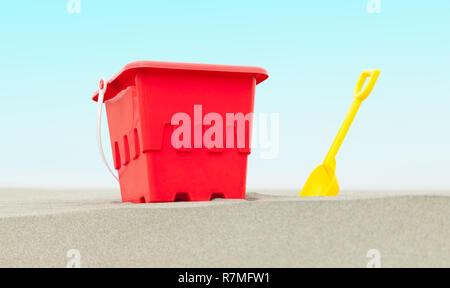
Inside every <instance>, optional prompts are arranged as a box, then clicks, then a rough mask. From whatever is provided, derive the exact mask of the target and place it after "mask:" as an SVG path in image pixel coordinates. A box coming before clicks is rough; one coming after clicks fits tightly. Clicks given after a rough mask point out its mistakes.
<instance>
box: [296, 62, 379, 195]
mask: <svg viewBox="0 0 450 288" xmlns="http://www.w3.org/2000/svg"><path fill="white" fill-rule="evenodd" d="M378 75H380V70H376V69H373V70H368V69H365V70H363V72H362V73H361V76H360V77H359V80H358V83H356V86H355V91H354V96H355V100H354V101H353V104H352V107H351V108H350V111H349V112H348V114H347V117H346V118H345V120H344V123H343V124H342V126H341V129H339V132H338V135H337V136H336V138H335V139H334V142H333V144H332V145H331V148H330V151H328V154H327V156H326V157H325V160H324V161H323V164H322V165H319V166H318V167H317V168H316V169H314V171H313V172H312V173H311V175H309V177H308V180H307V181H306V183H305V186H303V189H302V191H301V192H300V197H314V196H337V195H338V193H339V184H338V181H337V179H336V159H335V158H336V154H337V152H338V151H339V148H340V147H341V144H342V142H343V141H344V138H345V135H347V132H348V129H349V128H350V125H351V124H352V122H353V119H354V118H355V115H356V112H358V109H359V106H360V105H361V103H362V102H363V101H364V100H365V99H366V98H367V97H368V96H369V94H370V92H372V89H373V87H374V86H375V82H376V81H377V79H378ZM367 78H369V81H368V83H367V85H366V87H365V88H364V90H363V91H362V92H361V90H362V88H363V86H364V83H365V82H366V79H367Z"/></svg>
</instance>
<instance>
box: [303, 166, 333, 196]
mask: <svg viewBox="0 0 450 288" xmlns="http://www.w3.org/2000/svg"><path fill="white" fill-rule="evenodd" d="M338 193H339V184H338V182H337V179H336V175H335V174H334V173H330V172H329V171H328V170H327V169H326V168H325V166H323V165H320V166H318V167H317V168H316V169H314V171H313V172H312V173H311V175H309V177H308V180H307V181H306V183H305V186H303V189H302V191H301V192H300V195H299V196H300V197H315V196H337V195H338Z"/></svg>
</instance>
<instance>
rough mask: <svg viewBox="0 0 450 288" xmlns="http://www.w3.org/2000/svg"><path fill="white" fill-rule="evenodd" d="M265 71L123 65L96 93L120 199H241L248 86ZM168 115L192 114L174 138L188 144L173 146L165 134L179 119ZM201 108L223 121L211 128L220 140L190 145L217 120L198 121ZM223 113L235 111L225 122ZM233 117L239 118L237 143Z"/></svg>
mask: <svg viewBox="0 0 450 288" xmlns="http://www.w3.org/2000/svg"><path fill="white" fill-rule="evenodd" d="M267 77H268V75H267V72H266V71H265V70H264V69H262V68H258V67H242V66H225V65H207V64H184V63H166V62H153V61H140V62H134V63H130V64H128V65H127V66H125V67H124V68H123V69H122V70H121V71H120V72H119V73H118V74H116V75H115V76H114V77H113V78H112V79H110V80H109V81H108V84H107V90H106V93H105V95H104V101H105V105H106V113H107V119H108V125H109V133H110V138H111V147H112V151H113V156H114V166H115V169H116V170H118V174H119V179H120V190H121V194H122V201H123V202H134V203H144V202H147V203H148V202H172V201H209V200H211V199H212V198H228V199H244V198H245V186H246V174H247V157H248V155H249V154H250V138H251V127H252V123H251V122H252V121H251V120H252V119H251V118H252V115H251V114H252V113H253V102H254V94H255V86H256V85H257V84H258V83H260V82H262V81H264V80H265V79H267ZM97 99H98V91H97V92H96V93H95V95H94V100H95V101H97ZM176 113H184V114H183V115H185V116H187V115H188V116H189V117H190V119H193V120H192V123H190V124H191V127H192V130H191V132H192V133H191V137H190V138H191V139H189V138H184V137H187V136H186V135H183V136H182V137H183V139H182V140H183V142H184V143H186V141H188V142H190V145H185V146H182V147H175V146H176V145H175V146H174V145H173V141H172V134H173V133H174V131H175V130H176V129H178V128H179V127H180V125H183V124H186V123H184V122H185V121H181V122H179V123H176V124H173V116H174V115H175V114H176ZM209 113H215V114H214V115H216V116H219V115H220V116H221V117H222V119H224V121H223V123H222V124H223V125H222V127H220V125H219V128H218V129H223V130H222V132H223V134H222V135H223V139H219V140H217V138H216V139H215V141H216V142H215V143H216V144H217V141H220V142H223V145H215V146H214V147H205V145H204V143H200V146H199V143H197V142H198V141H197V140H198V139H203V136H205V135H204V134H205V132H206V131H207V130H208V129H209V128H210V127H211V126H212V125H215V124H217V123H215V121H209V122H208V121H206V122H208V123H207V124H205V121H204V120H205V119H206V117H205V119H198V118H199V117H200V118H203V116H204V115H207V114H209ZM239 114H240V115H242V114H243V115H244V116H246V115H250V117H245V118H244V119H243V120H242V117H238V115H239ZM230 115H235V116H236V117H235V118H230V119H231V120H232V121H226V120H228V119H227V116H230ZM239 121H244V122H246V123H245V125H244V127H245V128H246V129H244V130H245V134H244V137H245V139H243V140H242V141H240V137H239V135H240V132H239V128H237V126H238V125H239V123H238V122H239ZM177 124H179V125H177ZM216 128H217V127H216ZM216 131H217V130H216ZM238 134H239V135H238ZM199 137H201V138H199ZM214 137H217V135H215V136H214ZM222 140H223V141H222ZM196 141H197V142H196ZM237 142H242V144H240V143H237ZM229 144H232V145H229ZM206 146H208V145H206Z"/></svg>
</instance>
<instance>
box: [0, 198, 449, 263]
mask: <svg viewBox="0 0 450 288" xmlns="http://www.w3.org/2000/svg"><path fill="white" fill-rule="evenodd" d="M297 193H298V191H260V192H258V193H255V192H249V193H248V194H247V199H246V200H225V199H216V200H214V201H211V202H195V203H194V202H176V203H156V204H131V203H121V201H120V192H119V191H113V190H93V191H88V190H84V191H75V190H26V189H0V234H1V236H0V267H66V266H67V264H68V263H72V262H71V260H73V255H74V254H73V251H74V249H75V251H79V256H80V258H79V263H80V265H81V267H361V268H364V267H367V265H368V263H369V266H370V265H372V264H373V263H375V262H376V263H378V264H380V265H381V267H450V192H445V191H443V192H436V191H434V192H433V191H416V192H407V191H405V192H388V191H386V192H376V191H372V192H369V191H365V192H364V191H344V192H341V194H340V196H338V197H335V198H298V197H297ZM275 194H280V195H282V196H280V195H275ZM374 251H375V252H374ZM374 253H375V254H374ZM375 258H377V259H375ZM374 259H375V260H376V261H375V260H374ZM77 261H78V260H77ZM374 261H375V262H374Z"/></svg>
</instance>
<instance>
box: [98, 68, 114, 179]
mask: <svg viewBox="0 0 450 288" xmlns="http://www.w3.org/2000/svg"><path fill="white" fill-rule="evenodd" d="M106 88H107V83H106V80H105V78H104V77H101V78H100V82H99V83H98V99H97V144H98V150H99V151H100V156H101V157H102V160H103V163H105V166H106V168H107V169H108V171H109V173H111V175H112V176H113V177H114V179H116V180H117V182H119V178H118V177H117V175H116V174H115V173H114V172H113V170H112V169H111V167H110V166H109V164H108V161H107V160H106V157H105V152H104V151H103V145H102V133H101V130H102V129H101V128H102V110H103V109H102V108H103V98H104V97H105V93H106Z"/></svg>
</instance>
